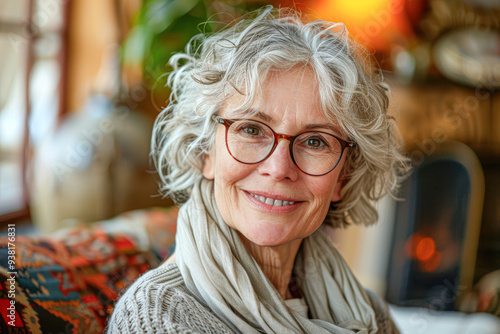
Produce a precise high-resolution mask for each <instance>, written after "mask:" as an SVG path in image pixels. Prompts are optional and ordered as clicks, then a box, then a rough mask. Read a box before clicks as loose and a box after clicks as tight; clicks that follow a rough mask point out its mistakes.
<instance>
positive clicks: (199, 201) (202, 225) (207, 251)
mask: <svg viewBox="0 0 500 334" xmlns="http://www.w3.org/2000/svg"><path fill="white" fill-rule="evenodd" d="M177 224H178V228H177V234H176V262H177V265H178V267H179V269H180V271H181V274H182V277H183V278H184V281H185V283H186V285H187V287H188V289H189V290H190V291H191V292H192V293H193V294H194V295H195V296H196V298H197V299H198V300H199V301H201V302H202V303H204V304H205V305H207V306H208V307H210V309H212V310H213V311H214V312H215V313H216V314H217V315H218V317H219V318H220V319H222V320H223V321H224V322H225V323H226V324H227V325H228V326H229V327H230V328H231V329H232V330H233V331H235V332H236V333H245V334H246V333H262V332H267V333H363V334H368V333H370V334H372V333H376V332H377V324H376V320H375V313H374V311H373V309H372V308H371V306H370V304H369V302H368V296H367V295H366V292H365V291H364V289H363V287H362V286H361V285H360V283H359V282H358V280H357V279H356V278H355V277H354V275H353V274H352V272H351V271H350V269H349V267H348V266H347V264H346V263H345V262H344V260H343V259H342V257H341V255H340V254H339V253H338V251H337V250H336V249H335V248H334V246H333V244H332V243H331V242H330V240H329V239H328V238H327V237H326V236H325V235H324V234H323V233H322V232H321V231H316V232H315V233H313V234H312V235H311V236H309V237H307V238H305V239H304V241H303V242H302V246H301V248H300V250H299V252H298V254H297V258H296V260H295V268H294V269H295V274H296V276H297V279H298V283H299V285H300V287H301V289H302V292H303V294H304V298H305V300H306V303H307V305H308V307H309V310H310V313H311V315H312V318H313V319H307V318H304V317H303V316H301V315H300V314H298V313H297V312H295V311H293V310H291V309H289V308H288V307H287V306H286V304H285V302H284V300H283V298H282V297H281V296H280V294H279V293H278V291H277V290H276V289H275V287H274V286H273V285H272V284H271V282H270V281H269V280H268V279H267V277H266V276H265V275H264V273H263V272H262V270H261V269H260V267H259V265H258V264H257V262H256V261H255V260H254V259H253V257H252V256H251V255H250V253H248V251H247V250H246V248H245V246H244V245H243V243H242V242H241V240H240V237H239V236H238V234H237V232H236V231H235V230H234V229H232V228H230V227H229V226H228V225H226V224H225V223H224V221H223V220H222V217H221V215H220V213H219V210H218V209H217V205H216V204H215V197H214V194H213V182H212V181H207V180H202V181H200V182H199V183H197V184H196V185H195V186H194V187H193V190H192V194H191V198H190V199H189V201H188V202H186V203H185V204H184V205H183V206H182V207H181V209H180V211H179V217H178V223H177Z"/></svg>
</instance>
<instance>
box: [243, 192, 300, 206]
mask: <svg viewBox="0 0 500 334" xmlns="http://www.w3.org/2000/svg"><path fill="white" fill-rule="evenodd" d="M250 195H252V196H253V197H255V198H256V199H258V200H259V201H261V202H263V203H266V204H269V205H274V206H285V205H292V204H294V203H295V202H293V201H282V200H280V199H273V198H266V197H264V196H258V195H254V194H252V193H250Z"/></svg>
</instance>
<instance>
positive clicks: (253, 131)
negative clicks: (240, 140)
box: [241, 125, 260, 136]
mask: <svg viewBox="0 0 500 334" xmlns="http://www.w3.org/2000/svg"><path fill="white" fill-rule="evenodd" d="M241 130H242V131H244V132H245V133H246V134H248V135H251V136H258V135H260V129H259V128H258V127H256V126H252V125H247V126H244V127H243V128H242V129H241Z"/></svg>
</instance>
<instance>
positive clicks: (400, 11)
mask: <svg viewBox="0 0 500 334" xmlns="http://www.w3.org/2000/svg"><path fill="white" fill-rule="evenodd" d="M278 3H279V4H280V5H281V6H286V7H295V8H297V9H300V10H302V11H303V12H304V13H307V14H310V15H312V16H313V17H314V16H316V17H319V18H320V19H323V20H328V21H334V22H343V23H344V24H345V25H346V27H347V29H348V30H349V33H350V34H351V35H352V37H353V38H354V39H355V40H356V41H357V42H359V43H361V44H363V45H365V46H367V47H369V48H374V49H376V50H379V51H388V50H389V48H390V45H391V44H392V43H394V41H395V40H398V39H401V37H404V36H406V37H407V36H410V35H412V34H413V28H412V26H411V23H410V21H409V19H408V17H407V15H406V6H407V0H317V1H314V0H309V1H307V0H306V1H303V2H298V1H294V0H282V1H278Z"/></svg>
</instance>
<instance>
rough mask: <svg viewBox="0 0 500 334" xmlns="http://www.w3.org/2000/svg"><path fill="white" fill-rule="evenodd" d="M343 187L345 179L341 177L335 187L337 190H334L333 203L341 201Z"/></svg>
mask: <svg viewBox="0 0 500 334" xmlns="http://www.w3.org/2000/svg"><path fill="white" fill-rule="evenodd" d="M343 185H344V178H342V177H339V178H338V180H337V184H336V185H335V189H333V196H332V202H338V201H340V200H341V197H340V191H341V190H342V186H343Z"/></svg>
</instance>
